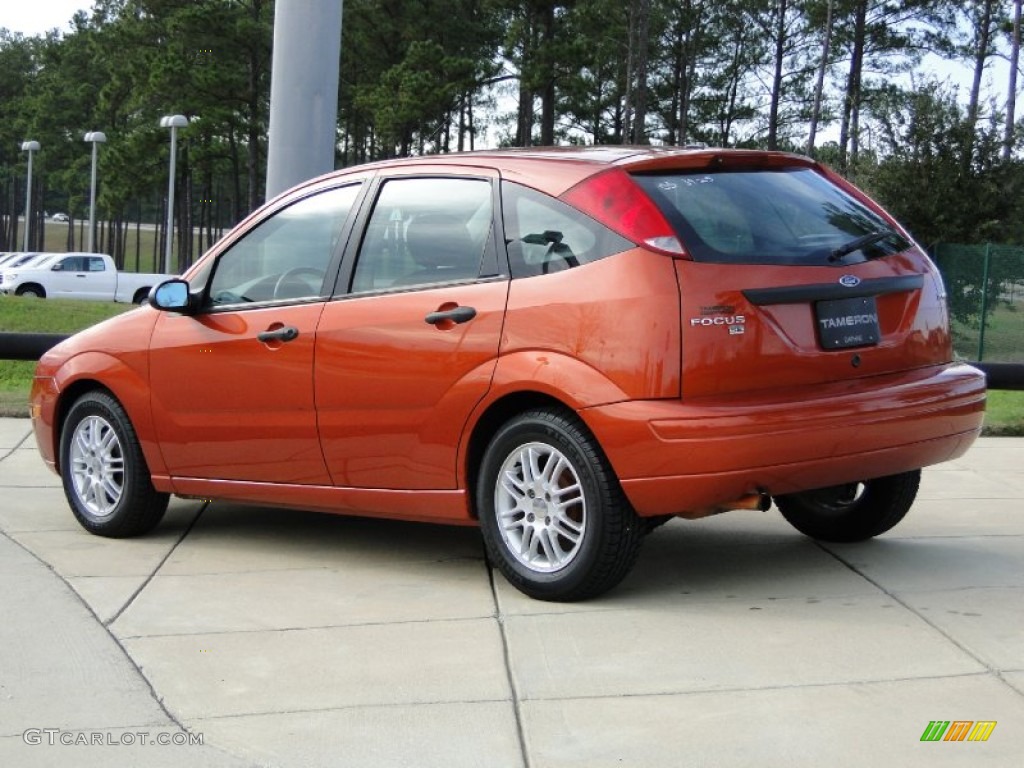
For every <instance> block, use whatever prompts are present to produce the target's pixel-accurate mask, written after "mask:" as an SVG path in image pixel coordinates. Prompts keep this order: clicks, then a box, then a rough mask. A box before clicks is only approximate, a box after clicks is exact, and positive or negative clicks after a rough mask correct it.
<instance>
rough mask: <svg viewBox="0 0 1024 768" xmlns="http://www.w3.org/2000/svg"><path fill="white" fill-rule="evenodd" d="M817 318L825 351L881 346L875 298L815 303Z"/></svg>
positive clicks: (819, 338) (820, 338)
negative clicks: (879, 344)
mask: <svg viewBox="0 0 1024 768" xmlns="http://www.w3.org/2000/svg"><path fill="white" fill-rule="evenodd" d="M814 317H815V320H816V321H817V323H818V340H819V341H820V342H821V346H822V348H823V349H847V348H849V347H870V346H872V345H874V344H877V343H878V339H879V332H878V306H877V305H876V303H875V297H874V296H867V297H863V298H857V299H835V300H832V301H819V302H816V303H815V305H814Z"/></svg>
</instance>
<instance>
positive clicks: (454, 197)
mask: <svg viewBox="0 0 1024 768" xmlns="http://www.w3.org/2000/svg"><path fill="white" fill-rule="evenodd" d="M493 209H494V206H493V192H492V189H491V183H490V181H488V180H486V179H464V178H405V179H389V180H387V181H385V182H384V184H383V185H382V186H381V189H380V193H379V194H378V195H377V201H376V204H375V205H374V208H373V213H372V214H371V215H370V220H369V222H368V223H367V226H366V233H365V235H364V236H363V242H362V244H361V245H360V247H359V255H358V257H357V259H356V265H355V272H354V273H353V276H352V291H353V292H364V291H387V290H391V289H407V288H410V287H414V286H419V285H432V284H437V283H449V282H457V281H461V280H476V279H477V278H478V277H479V276H480V272H481V265H482V263H483V261H484V257H485V254H486V252H487V246H488V244H489V243H490V242H491V239H492V238H491V227H492V223H493ZM491 255H492V258H493V249H491Z"/></svg>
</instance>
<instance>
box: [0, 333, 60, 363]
mask: <svg viewBox="0 0 1024 768" xmlns="http://www.w3.org/2000/svg"><path fill="white" fill-rule="evenodd" d="M66 338H68V337H67V335H66V334H62V333H0V360H38V359H39V358H40V357H42V356H43V355H44V354H46V352H47V351H48V350H49V349H50V348H51V347H55V346H57V345H58V344H60V343H61V342H62V341H64V339H66Z"/></svg>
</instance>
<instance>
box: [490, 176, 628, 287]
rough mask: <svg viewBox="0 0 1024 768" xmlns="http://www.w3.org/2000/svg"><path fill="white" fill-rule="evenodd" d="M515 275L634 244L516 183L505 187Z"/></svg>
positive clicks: (585, 260)
mask: <svg viewBox="0 0 1024 768" xmlns="http://www.w3.org/2000/svg"><path fill="white" fill-rule="evenodd" d="M501 195H502V211H503V213H504V216H505V242H506V244H507V246H508V259H509V267H510V268H511V270H512V277H533V276H535V275H545V274H548V273H550V272H560V271H562V270H565V269H571V268H573V267H578V266H580V265H581V264H587V263H589V262H592V261H597V260H598V259H603V258H605V257H606V256H611V255H612V254H615V253H620V252H622V251H625V250H629V249H630V248H632V247H633V244H632V243H631V242H629V241H628V240H626V239H625V238H624V237H621V236H620V235H618V234H616V233H615V232H612V231H611V230H610V229H608V228H607V227H605V226H604V225H603V224H601V223H599V222H597V221H595V220H594V219H592V218H591V217H589V216H587V215H586V214H585V213H582V212H581V211H578V210H576V209H575V208H573V207H572V206H570V205H566V204H565V203H563V202H561V201H560V200H556V199H555V198H553V197H549V196H548V195H545V194H543V193H541V192H537V191H536V190H533V189H530V188H529V187H524V186H522V185H521V184H515V183H513V182H509V181H506V182H503V183H502V185H501Z"/></svg>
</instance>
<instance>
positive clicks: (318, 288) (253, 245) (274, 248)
mask: <svg viewBox="0 0 1024 768" xmlns="http://www.w3.org/2000/svg"><path fill="white" fill-rule="evenodd" d="M359 188H360V185H359V184H350V185H347V186H344V187H337V188H335V189H330V190H327V191H324V192H320V193H318V194H315V195H310V196H309V197H305V198H302V199H301V200H299V201H297V202H295V203H292V204H291V205H289V206H287V207H286V208H283V209H281V210H279V211H277V212H276V213H274V214H272V215H271V216H269V217H268V218H266V219H264V220H263V221H262V222H260V223H259V224H257V225H256V226H255V227H254V228H253V229H251V230H249V231H248V232H247V233H246V234H245V235H244V236H242V238H241V239H239V240H238V241H236V242H235V243H234V244H233V245H232V246H231V247H230V249H229V250H227V251H225V252H224V253H223V254H221V256H220V257H219V259H218V260H217V264H216V266H215V267H214V273H213V277H212V279H211V280H210V285H209V290H208V292H207V295H208V297H209V298H208V300H207V301H208V304H209V305H210V306H212V307H219V306H226V305H236V304H248V303H251V302H264V301H288V300H300V299H309V298H315V297H318V296H322V295H323V294H324V290H325V289H324V285H325V282H326V281H325V277H327V270H328V267H329V266H330V263H331V258H332V256H333V255H334V254H335V252H336V250H337V249H338V246H339V239H340V238H341V233H342V229H343V228H344V226H345V221H346V220H347V218H348V216H349V214H350V213H351V211H352V206H353V204H354V203H355V200H356V197H357V195H358V194H359Z"/></svg>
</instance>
